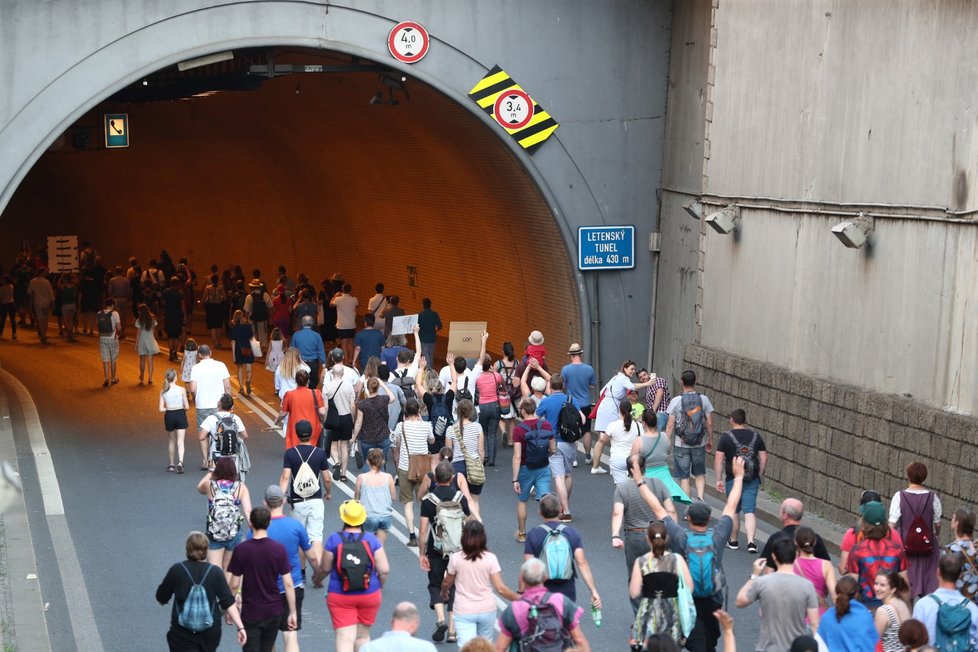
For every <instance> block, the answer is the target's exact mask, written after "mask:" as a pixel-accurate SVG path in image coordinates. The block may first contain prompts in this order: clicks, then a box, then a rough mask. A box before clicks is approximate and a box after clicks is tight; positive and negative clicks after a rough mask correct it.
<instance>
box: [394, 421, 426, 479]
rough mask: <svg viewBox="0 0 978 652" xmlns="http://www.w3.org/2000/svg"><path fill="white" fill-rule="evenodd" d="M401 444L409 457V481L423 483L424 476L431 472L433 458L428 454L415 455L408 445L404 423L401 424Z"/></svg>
mask: <svg viewBox="0 0 978 652" xmlns="http://www.w3.org/2000/svg"><path fill="white" fill-rule="evenodd" d="M401 442H402V443H403V444H404V450H405V451H406V452H407V456H408V472H407V476H408V480H410V481H411V482H421V479H422V478H423V477H424V474H425V473H427V472H428V471H430V470H431V456H430V455H428V453H427V452H425V453H424V454H414V453H412V452H411V447H410V446H408V443H407V434H406V433H405V432H404V422H402V423H401Z"/></svg>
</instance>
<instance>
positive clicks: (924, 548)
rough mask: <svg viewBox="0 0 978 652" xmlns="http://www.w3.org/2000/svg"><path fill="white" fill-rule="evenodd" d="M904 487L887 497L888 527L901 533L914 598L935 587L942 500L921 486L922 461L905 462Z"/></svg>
mask: <svg viewBox="0 0 978 652" xmlns="http://www.w3.org/2000/svg"><path fill="white" fill-rule="evenodd" d="M906 473H907V488H906V489H903V490H902V491H898V492H897V493H895V494H894V495H893V498H892V499H891V500H890V514H889V521H890V527H891V528H893V529H894V530H897V531H898V532H899V533H900V537H901V539H903V552H904V554H906V556H907V563H908V568H907V581H908V583H909V584H910V588H911V589H913V597H914V598H915V599H916V598H919V597H921V596H924V595H927V594H929V593H933V592H934V591H935V590H936V589H937V562H938V561H939V560H940V557H941V547H940V545H939V539H940V536H941V516H942V513H943V510H942V507H941V499H940V498H938V496H937V493H936V492H933V491H931V490H930V489H928V488H927V487H925V486H924V482H926V481H927V466H926V465H925V464H924V463H923V462H916V461H915V462H911V463H910V464H908V465H907V470H906Z"/></svg>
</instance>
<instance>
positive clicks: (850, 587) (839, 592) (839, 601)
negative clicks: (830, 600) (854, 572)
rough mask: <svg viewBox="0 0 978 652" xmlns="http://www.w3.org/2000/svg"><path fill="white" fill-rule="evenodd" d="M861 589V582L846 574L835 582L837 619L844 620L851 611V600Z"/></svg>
mask: <svg viewBox="0 0 978 652" xmlns="http://www.w3.org/2000/svg"><path fill="white" fill-rule="evenodd" d="M858 591H859V582H858V581H857V580H856V578H854V577H851V576H849V575H844V576H842V577H841V578H839V581H838V582H836V583H835V619H836V620H837V621H840V622H841V621H842V618H843V617H844V616H845V615H846V614H847V613H849V601H850V600H853V599H854V598H855V597H856V593H857V592H858Z"/></svg>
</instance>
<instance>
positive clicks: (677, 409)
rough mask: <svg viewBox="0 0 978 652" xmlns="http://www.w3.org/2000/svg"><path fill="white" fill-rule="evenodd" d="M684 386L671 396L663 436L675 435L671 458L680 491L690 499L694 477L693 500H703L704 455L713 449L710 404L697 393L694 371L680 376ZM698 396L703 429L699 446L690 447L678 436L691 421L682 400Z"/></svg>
mask: <svg viewBox="0 0 978 652" xmlns="http://www.w3.org/2000/svg"><path fill="white" fill-rule="evenodd" d="M679 380H680V382H681V383H682V384H683V391H682V394H680V395H679V396H675V397H673V399H672V400H671V401H669V407H667V408H666V413H668V415H669V420H668V421H667V422H666V435H668V436H670V437H671V436H673V435H675V441H674V442H673V457H674V459H675V462H676V473H675V476H676V477H677V478H679V486H681V487H682V488H683V491H685V492H686V495H688V496H692V495H693V494H692V493H690V491H689V476H693V480H694V481H695V482H696V497H697V498H699V499H700V500H704V497H705V496H706V454H707V453H709V452H710V451H712V450H713V403H711V402H710V399H709V398H707V396H706V395H705V394H700V393H699V392H697V391H696V372H694V371H693V370H691V369H687V370H686V371H684V372H683V373H682V375H681V376H680V377H679ZM684 396H694V397H699V402H700V404H701V407H702V417H701V418H702V424H703V425H702V428H703V432H702V433H701V439H700V441H699V443H697V444H695V445H690V444H688V443H686V442H684V441H683V437H682V436H681V433H682V432H683V430H684V429H685V428H689V427H690V426H689V425H687V424H688V423H690V422H691V419H690V418H689V417H688V416H687V415H686V414H684V412H683V397H684Z"/></svg>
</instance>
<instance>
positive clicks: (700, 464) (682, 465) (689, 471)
mask: <svg viewBox="0 0 978 652" xmlns="http://www.w3.org/2000/svg"><path fill="white" fill-rule="evenodd" d="M675 451H676V452H675V460H676V477H677V478H679V479H680V480H682V479H685V478H688V477H689V476H690V475H692V476H694V477H695V476H700V475H706V447H705V446H697V447H696V448H683V447H681V446H676V449H675Z"/></svg>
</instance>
